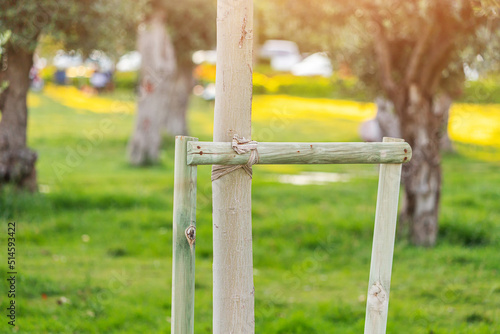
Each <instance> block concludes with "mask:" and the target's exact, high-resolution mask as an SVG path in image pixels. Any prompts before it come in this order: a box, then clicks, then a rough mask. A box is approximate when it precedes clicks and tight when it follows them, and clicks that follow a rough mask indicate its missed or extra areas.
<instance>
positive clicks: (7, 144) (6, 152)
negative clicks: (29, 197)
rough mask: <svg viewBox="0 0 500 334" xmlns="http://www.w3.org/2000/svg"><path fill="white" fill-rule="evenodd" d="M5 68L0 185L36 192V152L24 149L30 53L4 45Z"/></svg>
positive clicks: (0, 140) (0, 145)
mask: <svg viewBox="0 0 500 334" xmlns="http://www.w3.org/2000/svg"><path fill="white" fill-rule="evenodd" d="M6 50H7V51H6V57H7V61H6V64H7V67H6V69H5V70H4V72H3V74H2V80H5V81H8V82H9V86H8V88H7V89H6V90H5V92H3V93H2V97H1V104H2V105H1V108H2V110H1V111H2V120H1V121H0V185H1V184H5V183H7V182H12V183H14V184H16V185H17V186H19V187H20V188H24V189H27V190H29V191H36V189H37V181H36V169H35V163H36V160H37V154H36V152H34V151H32V150H30V149H29V148H27V147H26V131H27V124H28V107H27V103H26V99H27V95H28V90H29V87H30V79H29V72H30V69H31V67H32V66H33V52H31V51H27V50H25V49H23V48H21V47H14V46H13V45H12V44H10V43H7V45H6Z"/></svg>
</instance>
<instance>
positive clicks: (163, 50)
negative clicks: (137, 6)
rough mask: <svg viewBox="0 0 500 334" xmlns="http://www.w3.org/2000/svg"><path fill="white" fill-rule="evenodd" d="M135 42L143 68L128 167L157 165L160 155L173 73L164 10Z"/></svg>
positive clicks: (172, 55) (152, 19)
mask: <svg viewBox="0 0 500 334" xmlns="http://www.w3.org/2000/svg"><path fill="white" fill-rule="evenodd" d="M137 42H138V49H139V52H140V53H141V56H142V66H141V71H140V88H139V100H138V104H137V118H136V123H135V130H134V133H133V135H132V137H131V139H130V141H129V145H128V153H129V161H130V163H131V164H133V165H145V164H149V163H156V162H157V161H158V158H159V155H160V146H161V120H162V114H163V113H166V112H167V110H168V105H169V96H171V93H170V91H171V90H172V87H173V76H174V73H175V70H176V65H175V64H176V61H175V53H174V47H173V44H172V41H171V39H170V36H169V34H168V32H167V30H166V24H165V13H164V12H163V11H161V10H156V11H155V12H154V13H153V14H152V15H151V17H150V18H149V19H148V21H147V22H146V23H145V24H144V25H143V27H142V28H141V29H140V30H139V33H138V37H137Z"/></svg>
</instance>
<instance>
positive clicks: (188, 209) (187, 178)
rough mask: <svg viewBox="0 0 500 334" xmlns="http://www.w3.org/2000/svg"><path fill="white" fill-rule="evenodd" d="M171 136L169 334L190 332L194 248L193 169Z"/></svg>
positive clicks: (181, 143)
mask: <svg viewBox="0 0 500 334" xmlns="http://www.w3.org/2000/svg"><path fill="white" fill-rule="evenodd" d="M197 140H198V139H197V138H193V137H185V136H177V137H175V171H174V175H175V176H174V208H173V211H174V218H173V257H172V258H173V263H172V330H171V331H172V333H175V334H193V333H194V264H195V262H194V248H195V242H196V172H197V167H196V166H188V165H187V162H186V154H187V143H188V142H189V141H197Z"/></svg>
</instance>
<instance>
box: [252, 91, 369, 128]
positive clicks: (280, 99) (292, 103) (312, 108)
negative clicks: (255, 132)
mask: <svg viewBox="0 0 500 334" xmlns="http://www.w3.org/2000/svg"><path fill="white" fill-rule="evenodd" d="M375 110H376V108H375V104H374V103H362V102H353V101H344V100H331V99H312V98H303V97H295V96H287V95H257V96H255V97H254V99H253V113H252V119H253V120H255V121H265V120H267V119H268V118H270V117H271V116H273V117H275V116H276V114H278V115H280V116H282V117H284V118H290V119H310V120H318V121H323V120H325V119H332V118H342V119H346V120H351V121H358V122H362V121H365V120H368V119H370V118H373V117H375Z"/></svg>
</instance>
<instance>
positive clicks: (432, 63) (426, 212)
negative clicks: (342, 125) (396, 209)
mask: <svg viewBox="0 0 500 334" xmlns="http://www.w3.org/2000/svg"><path fill="white" fill-rule="evenodd" d="M274 4H275V6H277V7H276V8H283V9H284V8H286V10H287V12H288V13H287V14H288V15H281V16H278V18H283V19H282V20H279V22H277V23H275V24H274V25H273V27H274V30H275V32H274V33H276V32H278V33H279V34H281V35H282V37H284V38H293V39H294V40H297V41H298V42H299V44H300V45H302V46H303V48H305V49H307V48H316V49H318V48H319V49H323V50H329V51H330V52H331V55H332V57H333V58H334V60H335V61H336V64H337V65H339V64H347V65H348V66H349V68H350V69H351V70H352V71H353V73H354V74H356V75H357V76H358V77H359V78H360V80H362V82H363V83H364V84H365V86H366V89H367V90H368V91H369V92H371V94H372V96H373V97H375V96H376V95H378V94H382V95H384V96H385V98H387V99H388V100H390V101H391V102H392V105H393V108H394V116H395V117H396V118H397V123H396V124H397V125H398V129H397V130H398V131H399V132H400V133H401V136H402V137H403V138H404V139H405V140H406V141H407V142H409V143H410V145H411V146H412V148H413V158H412V161H411V162H410V164H409V165H408V166H406V167H405V169H404V173H403V182H404V185H405V196H404V201H403V209H402V214H401V218H402V219H401V222H402V223H403V226H408V227H409V233H410V239H411V241H412V242H413V243H414V244H417V245H423V246H432V245H434V244H435V242H436V237H437V233H438V211H439V201H440V193H441V183H442V175H441V167H440V141H441V137H442V135H443V128H445V126H443V124H445V122H446V121H447V111H448V109H449V106H450V104H451V100H443V99H442V96H443V94H445V95H449V96H452V97H456V96H458V95H459V93H460V91H461V87H462V85H463V83H464V80H465V75H464V65H463V64H464V50H469V51H470V50H472V54H473V55H474V56H478V55H480V54H481V53H482V52H484V51H485V50H486V47H485V46H486V44H488V43H491V41H490V37H492V36H496V35H494V34H492V31H495V29H496V27H497V25H498V4H495V2H491V1H486V0H485V1H470V0H461V1H451V0H443V1H422V0H413V1H402V0H390V1H365V0H357V1H351V2H349V3H345V2H344V1H328V2H325V1H321V0H312V1H307V2H304V1H300V0H277V1H276V2H275V3H274ZM275 10H276V9H275ZM268 22H269V21H268ZM492 63H494V62H492Z"/></svg>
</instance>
